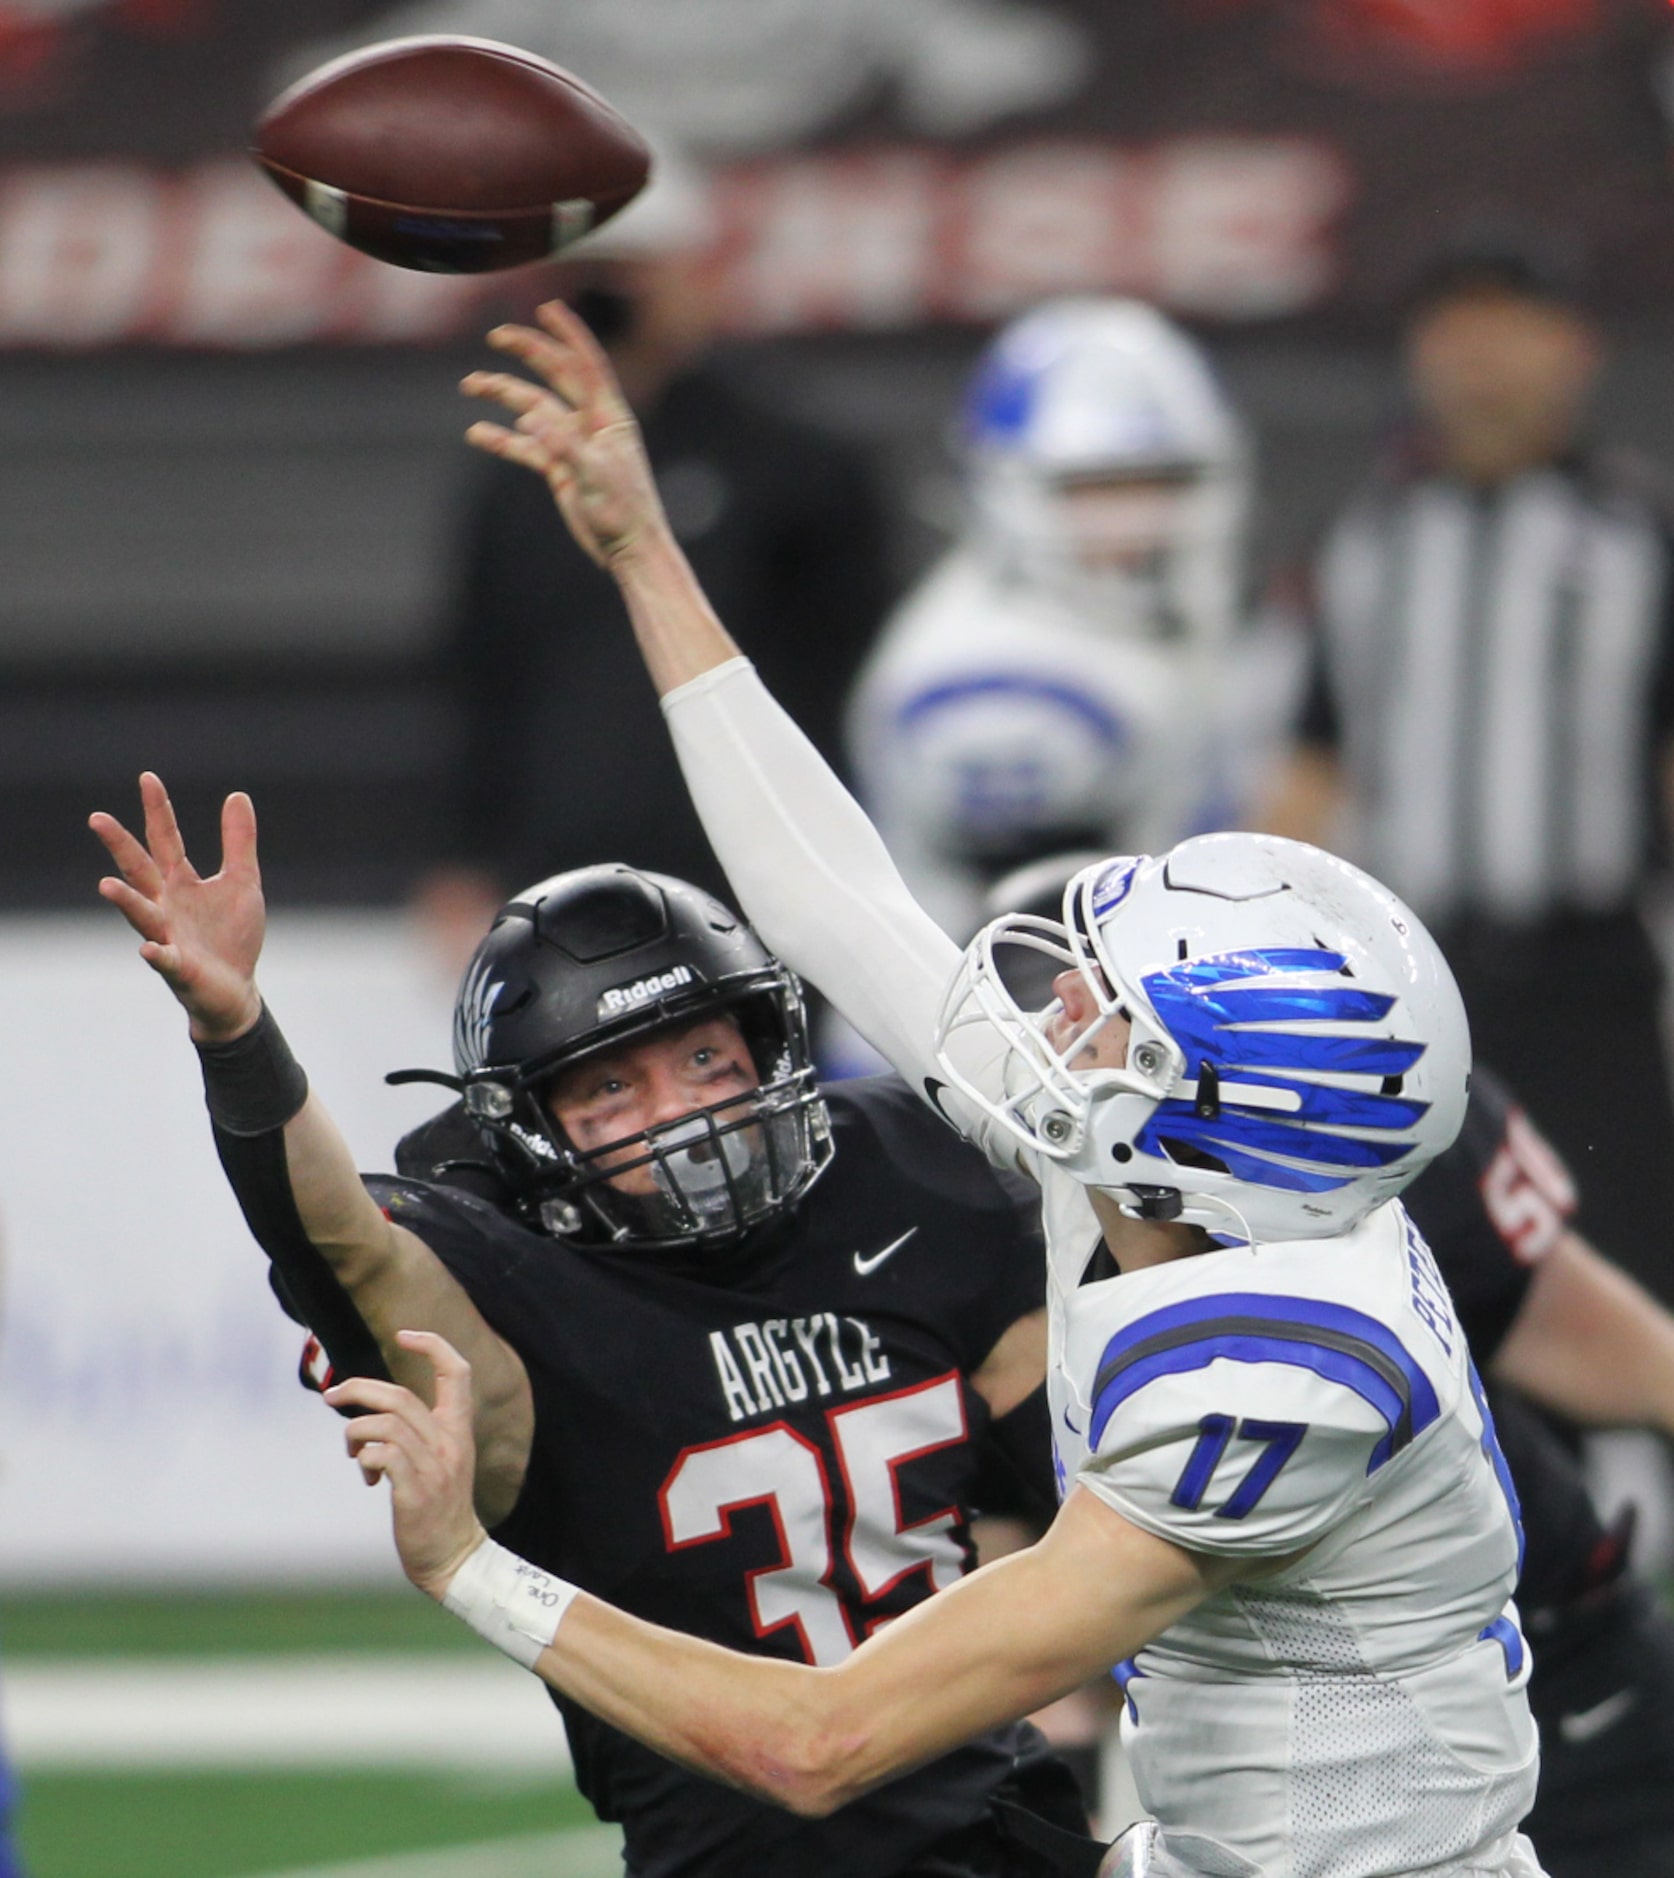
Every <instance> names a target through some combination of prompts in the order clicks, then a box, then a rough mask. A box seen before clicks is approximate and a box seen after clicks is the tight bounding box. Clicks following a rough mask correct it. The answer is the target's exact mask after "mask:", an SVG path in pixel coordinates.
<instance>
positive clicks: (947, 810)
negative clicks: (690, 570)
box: [722, 298, 1283, 939]
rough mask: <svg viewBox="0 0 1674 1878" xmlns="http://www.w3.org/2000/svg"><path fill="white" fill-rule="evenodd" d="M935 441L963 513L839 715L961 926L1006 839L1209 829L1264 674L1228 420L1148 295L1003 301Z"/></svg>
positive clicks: (1270, 712) (1243, 462)
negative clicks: (946, 459) (960, 526)
mask: <svg viewBox="0 0 1674 1878" xmlns="http://www.w3.org/2000/svg"><path fill="white" fill-rule="evenodd" d="M960 441H961V455H962V463H963V470H964V479H965V494H966V524H965V528H964V532H963V534H962V535H961V537H960V538H959V540H958V541H957V542H956V543H955V545H954V547H953V548H952V550H951V551H950V552H949V553H948V554H947V555H946V556H945V557H944V559H943V560H942V561H940V562H939V563H938V564H937V565H936V566H935V567H934V568H933V569H932V570H931V572H930V573H929V575H928V576H927V577H926V579H925V580H924V582H923V583H922V584H921V585H920V586H919V587H918V588H917V589H915V590H914V591H913V592H912V593H911V594H909V595H908V597H907V598H906V600H905V601H904V602H903V603H902V605H901V606H900V608H899V609H898V610H897V611H896V613H895V614H894V615H893V616H892V618H891V620H890V621H889V623H888V625H887V627H886V628H885V630H884V632H883V634H882V635H881V636H880V639H879V642H878V645H877V648H876V649H875V651H874V652H873V654H872V656H871V657H870V658H869V659H868V661H867V664H866V667H865V670H864V672H863V673H862V676H861V681H860V684H859V686H858V687H857V690H856V693H855V697H854V700H853V703H852V706H851V709H850V713H849V738H850V747H851V750H852V753H853V758H854V767H855V774H856V777H857V780H858V784H859V788H860V793H861V796H862V798H863V800H864V801H865V803H866V805H867V807H868V809H869V811H870V812H871V814H872V817H873V820H874V821H875V823H876V824H877V827H878V829H879V832H880V833H881V834H882V835H883V836H884V839H885V840H886V841H887V842H888V844H889V848H890V852H891V854H892V855H893V856H894V857H895V860H896V863H897V865H898V866H899V867H900V869H901V871H902V873H903V875H904V876H905V878H906V879H907V881H908V883H909V885H910V886H911V887H912V889H913V892H914V894H915V896H916V897H917V898H918V899H919V901H920V902H921V904H922V905H923V906H924V907H925V908H926V910H927V911H929V912H930V913H931V914H932V915H933V916H934V917H935V918H936V919H937V920H938V921H939V922H940V923H941V924H942V926H943V927H944V928H945V929H946V930H947V931H948V932H950V933H952V934H953V935H954V936H955V937H957V938H961V939H962V938H965V937H967V936H968V935H969V934H970V933H971V932H973V931H974V930H975V929H976V927H977V926H978V924H980V922H981V920H982V917H983V906H984V902H985V899H986V895H987V890H988V888H989V886H990V885H991V884H992V882H993V881H994V880H995V879H996V877H997V876H999V875H1001V874H1003V873H1005V872H1006V871H1007V870H1009V869H1011V868H1014V867H1016V866H1017V865H1019V864H1020V863H1021V862H1024V861H1026V860H1029V859H1031V858H1033V857H1035V856H1040V855H1049V854H1056V853H1060V852H1062V851H1063V850H1065V849H1066V848H1071V847H1084V848H1087V849H1096V850H1098V851H1099V852H1101V853H1110V852H1117V851H1120V852H1136V853H1156V852H1159V851H1160V850H1161V849H1163V848H1166V847H1168V846H1170V845H1171V844H1172V843H1173V842H1175V841H1178V840H1180V839H1182V838H1183V837H1184V836H1186V835H1190V834H1195V833H1200V832H1202V831H1204V830H1206V829H1209V828H1215V827H1221V826H1225V825H1226V824H1227V822H1228V821H1229V819H1231V817H1232V815H1233V811H1234V805H1235V802H1236V801H1237V800H1238V799H1240V798H1241V797H1242V796H1244V795H1245V794H1246V793H1247V783H1246V777H1245V774H1244V771H1245V770H1246V769H1247V767H1248V762H1249V759H1250V756H1251V754H1252V752H1253V746H1254V741H1255V737H1256V730H1257V727H1258V725H1259V724H1261V723H1262V722H1263V721H1264V718H1265V717H1268V716H1271V717H1273V718H1274V719H1276V718H1277V714H1278V709H1279V706H1278V698H1279V697H1280V695H1282V691H1283V679H1282V674H1280V675H1279V676H1278V677H1277V679H1276V680H1275V679H1270V678H1269V677H1268V676H1267V673H1266V669H1265V667H1264V666H1263V665H1262V664H1261V662H1260V661H1259V660H1251V659H1250V658H1249V657H1248V656H1247V654H1246V651H1245V638H1246V635H1245V631H1244V628H1243V621H1242V610H1243V601H1244V585H1245V568H1244V549H1245V525H1246V519H1247V513H1248V509H1249V494H1250V492H1249V480H1250V465H1249V447H1248V442H1247V439H1246V437H1245V435H1244V431H1243V427H1242V425H1241V424H1240V422H1239V420H1238V418H1237V416H1236V415H1235V413H1234V412H1233V410H1232V408H1231V406H1230V405H1229V404H1228V402H1227V400H1226V398H1225V396H1224V394H1223V393H1222V391H1221V389H1220V386H1219V385H1218V384H1217V382H1216V379H1215V376H1214V373H1213V371H1212V369H1211V368H1210V365H1209V362H1208V360H1207V359H1206V357H1205V356H1204V354H1203V353H1202V351H1201V350H1200V349H1199V348H1198V347H1197V346H1196V345H1195V344H1194V343H1193V342H1192V340H1190V339H1189V338H1188V337H1187V336H1186V335H1185V334H1184V333H1183V332H1181V331H1180V329H1179V328H1178V327H1176V326H1174V325H1173V324H1171V323H1170V322H1169V321H1168V320H1167V319H1165V318H1164V317H1163V316H1162V315H1161V314H1160V313H1158V312H1157V311H1155V309H1153V308H1151V307H1149V306H1145V305H1143V304H1141V303H1140V302H1138V301H1135V300H1121V299H1091V298H1087V299H1069V300H1062V301H1057V302H1052V303H1049V304H1047V305H1045V306H1042V307H1038V308H1036V309H1035V310H1034V311H1033V312H1031V313H1029V314H1027V315H1025V316H1024V317H1023V318H1022V319H1020V320H1017V321H1016V322H1014V323H1013V324H1012V325H1011V326H1009V327H1007V328H1006V329H1005V331H1004V332H1002V333H1001V334H1000V336H999V337H998V338H997V339H996V340H995V341H994V342H993V344H992V345H991V346H990V347H989V349H988V351H987V352H986V354H985V355H984V357H983V359H982V360H981V362H980V364H979V365H978V367H977V369H976V372H975V374H974V376H973V378H972V380H971V383H970V386H969V389H968V391H967V393H966V398H965V405H964V412H963V419H962V434H961V440H960ZM722 612H723V615H724V613H725V609H724V607H723V608H722ZM1245 667H1248V669H1247V670H1246V669H1245ZM1258 687H1259V689H1260V691H1261V693H1262V695H1263V696H1270V697H1271V699H1272V702H1271V703H1269V704H1268V705H1267V706H1266V708H1265V710H1264V708H1263V705H1262V701H1261V697H1258V696H1257V695H1256V693H1257V690H1258ZM793 715H794V712H793ZM1234 717H1236V721H1233V720H1234Z"/></svg>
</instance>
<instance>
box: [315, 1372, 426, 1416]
mask: <svg viewBox="0 0 1674 1878" xmlns="http://www.w3.org/2000/svg"><path fill="white" fill-rule="evenodd" d="M325 1399H326V1401H328V1402H329V1403H330V1404H331V1406H332V1407H333V1408H335V1409H341V1408H358V1409H364V1410H366V1411H367V1412H368V1413H369V1414H373V1415H396V1416H399V1417H401V1419H402V1420H404V1421H406V1422H407V1423H408V1424H409V1425H410V1426H412V1427H420V1426H422V1425H423V1422H424V1419H425V1417H427V1416H428V1415H429V1413H430V1410H429V1409H428V1408H427V1407H426V1406H425V1404H424V1403H423V1402H422V1401H421V1400H420V1399H419V1397H418V1396H416V1395H414V1393H413V1392H412V1390H411V1389H404V1388H403V1387H402V1386H401V1384H400V1383H398V1382H384V1381H383V1380H382V1379H381V1378H379V1377H376V1376H350V1377H349V1378H348V1380H347V1381H345V1382H337V1383H333V1384H332V1386H331V1387H330V1388H329V1389H327V1390H326V1392H325ZM356 1425H357V1426H358V1425H359V1424H358V1423H357V1424H356Z"/></svg>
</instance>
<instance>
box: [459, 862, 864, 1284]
mask: <svg viewBox="0 0 1674 1878" xmlns="http://www.w3.org/2000/svg"><path fill="white" fill-rule="evenodd" d="M723 1011H724V1012H727V1013H730V1014H731V1016H732V1017H733V1018H734V1019H735V1020H736V1021H737V1023H738V1026H739V1029H740V1031H741V1032H742V1034H743V1037H744V1040H745V1042H746V1044H747V1045H748V1046H749V1050H750V1055H751V1057H752V1059H753V1063H754V1067H755V1071H756V1074H757V1076H758V1077H759V1078H760V1082H759V1086H758V1087H756V1088H755V1089H753V1090H751V1091H750V1092H749V1093H748V1094H746V1095H743V1096H733V1097H731V1098H730V1099H729V1100H727V1101H724V1102H719V1103H716V1104H715V1105H713V1106H712V1107H708V1108H698V1109H693V1110H691V1111H690V1112H689V1113H687V1114H685V1115H682V1116H678V1117H676V1118H675V1119H673V1120H671V1121H668V1122H662V1123H659V1124H657V1125H656V1126H655V1127H653V1128H648V1129H646V1130H644V1131H643V1132H642V1133H639V1134H636V1135H630V1136H627V1137H625V1138H624V1139H623V1140H620V1141H614V1142H610V1143H607V1144H606V1145H605V1146H603V1147H600V1148H594V1149H593V1150H591V1151H590V1152H582V1151H581V1150H579V1149H578V1148H577V1147H576V1146H575V1145H574V1144H573V1143H572V1142H571V1141H569V1140H568V1139H567V1138H566V1136H565V1134H564V1131H563V1129H562V1128H561V1127H560V1126H559V1124H558V1122H557V1121H556V1119H555V1118H554V1117H553V1115H552V1113H551V1111H550V1110H549V1109H548V1107H547V1105H546V1102H545V1100H544V1096H545V1092H546V1089H547V1086H548V1084H549V1083H550V1082H551V1080H552V1078H553V1077H554V1076H555V1075H556V1074H558V1072H559V1071H561V1070H565V1069H568V1068H569V1067H570V1065H572V1064H574V1063H578V1062H581V1061H582V1060H584V1059H585V1058H587V1057H589V1056H593V1055H595V1054H597V1053H598V1052H600V1051H602V1050H606V1049H609V1048H612V1047H614V1046H617V1045H620V1044H622V1043H624V1042H626V1041H628V1040H630V1039H633V1038H636V1037H641V1036H644V1035H646V1034H647V1033H649V1032H652V1031H656V1030H661V1029H663V1028H665V1027H667V1026H670V1025H674V1024H681V1023H691V1022H696V1021H698V1020H700V1019H702V1018H704V1017H707V1016H709V1015H711V1014H713V1013H717V1012H723ZM454 1062H455V1067H456V1070H457V1074H458V1087H459V1090H460V1094H461V1097H462V1099H463V1102H464V1105H465V1109H466V1112H467V1114H468V1115H469V1116H470V1117H471V1119H472V1120H473V1121H474V1122H475V1123H476V1125H477V1127H478V1129H479V1130H480V1131H481V1134H482V1136H483V1139H484V1141H485V1142H486V1144H487V1146H488V1149H489V1152H490V1155H491V1157H492V1158H493V1160H494V1162H495V1164H496V1166H497V1168H498V1170H499V1172H500V1173H501V1175H502V1177H503V1178H504V1180H505V1181H506V1182H507V1184H508V1185H509V1187H510V1188H511V1190H512V1193H513V1195H514V1196H515V1198H516V1201H517V1204H518V1206H519V1207H520V1209H521V1210H522V1212H523V1214H524V1216H525V1217H526V1218H527V1219H528V1220H529V1222H530V1223H531V1224H535V1225H538V1226H540V1227H541V1228H543V1229H544V1230H545V1231H547V1232H550V1233H552V1234H554V1235H556V1236H558V1237H561V1238H565V1239H574V1240H580V1241H592V1242H594V1243H607V1244H615V1245H620V1246H622V1247H624V1248H632V1249H635V1250H645V1251H657V1250H665V1249H666V1250H674V1249H685V1248H694V1247H701V1246H704V1245H708V1244H713V1245H716V1246H720V1245H725V1244H728V1243H730V1242H732V1241H735V1240H737V1239H739V1238H741V1237H742V1236H743V1235H744V1234H745V1233H747V1232H748V1231H749V1230H750V1229H751V1228H752V1227H755V1226H757V1225H760V1224H762V1223H763V1222H764V1221H766V1220H769V1219H772V1218H773V1217H775V1216H776V1215H778V1214H779V1213H781V1212H783V1211H784V1210H785V1209H786V1208H788V1207H790V1206H793V1205H794V1204H795V1203H796V1202H797V1201H798V1200H799V1199H800V1198H801V1197H802V1195H803V1194H804V1193H806V1192H807V1191H808V1189H809V1187H810V1186H811V1185H812V1184H813V1182H814V1181H815V1180H816V1179H817V1178H818V1177H819V1175H820V1174H821V1172H822V1171H823V1170H824V1168H825V1167H826V1165H827V1164H828V1162H829V1161H830V1159H831V1127H830V1122H829V1119H828V1117H827V1115H826V1110H825V1104H824V1102H823V1101H822V1100H821V1098H820V1093H819V1089H818V1086H817V1084H816V1083H815V1080H814V1067H813V1062H812V1058H811V1053H810V1051H809V1047H808V1028H807V1020H806V1017H805V1015H804V1011H803V1004H802V991H801V987H800V985H799V984H798V982H797V980H796V978H795V976H794V975H793V974H792V973H791V972H789V971H788V970H787V969H786V968H785V967H784V966H783V965H781V964H780V963H779V961H778V960H777V959H775V958H774V957H773V956H772V955H771V954H770V953H769V952H768V951H767V949H766V948H765V947H764V946H763V945H762V943H761V941H760V940H759V939H758V938H757V937H756V935H755V934H754V933H753V932H752V931H751V930H750V928H749V927H748V926H747V925H745V923H744V922H743V921H742V920H741V919H740V918H739V917H738V915H737V914H735V913H733V912H731V911H730V910H729V909H728V908H727V907H725V906H723V905H722V904H721V902H720V901H719V900H716V899H714V898H712V897H711V896H710V895H709V894H707V893H704V892H702V891H701V890H700V889H698V888H696V887H693V886H689V885H688V884H687V883H686V882H685V881H681V880H674V879H671V878H669V877H668V876H666V875H663V874H649V873H642V872H640V871H639V870H638V869H636V868H632V867H624V866H601V867H583V868H577V869H575V870H574V871H573V872H571V873H567V874H557V875H554V876H553V878H552V879H550V880H543V881H542V882H541V883H540V884H539V885H538V886H534V887H530V888H528V889H527V890H526V891H525V892H523V893H520V894H519V895H518V896H517V897H516V898H515V899H514V900H511V901H509V902H508V903H507V904H506V905H505V906H503V907H502V908H501V909H500V911H499V913H498V914H497V915H496V917H495V921H494V925H493V927H492V929H491V930H490V931H489V934H488V936H487V937H486V938H485V939H484V940H483V942H482V944H481V945H479V946H478V948H477V950H476V953H475V955H474V956H473V958H472V960H471V962H470V964H469V965H468V966H467V967H466V970H465V976H464V979H463V981H462V982H461V984H460V988H459V997H458V1000H457V1002H456V1004H455V1006H454ZM647 1165H649V1166H650V1167H651V1168H652V1169H653V1190H652V1191H651V1192H649V1193H645V1194H629V1193H624V1192H623V1191H622V1190H621V1189H620V1187H618V1186H614V1185H612V1181H613V1179H614V1178H615V1177H617V1176H619V1175H621V1174H623V1173H625V1172H627V1171H628V1170H629V1169H630V1168H637V1167H644V1166H647Z"/></svg>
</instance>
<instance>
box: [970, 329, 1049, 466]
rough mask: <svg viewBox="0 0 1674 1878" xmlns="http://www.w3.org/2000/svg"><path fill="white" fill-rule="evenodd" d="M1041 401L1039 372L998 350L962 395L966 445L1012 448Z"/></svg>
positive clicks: (980, 368)
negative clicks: (1008, 446) (963, 396)
mask: <svg viewBox="0 0 1674 1878" xmlns="http://www.w3.org/2000/svg"><path fill="white" fill-rule="evenodd" d="M1039 399H1040V371H1039V368H1038V366H1037V365H1031V366H1025V365H1023V364H1022V363H1021V362H1020V361H1019V360H1018V359H1017V358H1016V357H1015V356H1013V355H1011V354H1008V353H1007V352H1006V350H1005V349H1004V348H1003V347H1001V348H997V349H996V350H994V351H992V352H990V353H989V354H988V356H987V357H986V358H985V359H983V361H982V362H981V364H979V365H978V367H977V369H976V373H975V375H974V377H973V378H972V380H971V384H970V388H969V390H968V391H967V392H966V394H965V413H964V426H963V428H964V433H965V442H966V443H967V444H968V445H974V446H975V447H977V448H979V449H980V448H981V447H982V446H983V445H985V444H986V445H995V444H998V445H1001V446H1007V445H1014V444H1016V443H1017V442H1018V441H1019V440H1020V439H1021V438H1022V436H1023V434H1024V432H1025V431H1026V430H1027V429H1028V428H1029V420H1030V419H1031V418H1032V417H1033V416H1034V413H1035V406H1036V404H1037V403H1038V402H1039Z"/></svg>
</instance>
